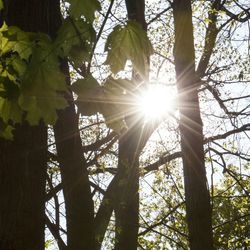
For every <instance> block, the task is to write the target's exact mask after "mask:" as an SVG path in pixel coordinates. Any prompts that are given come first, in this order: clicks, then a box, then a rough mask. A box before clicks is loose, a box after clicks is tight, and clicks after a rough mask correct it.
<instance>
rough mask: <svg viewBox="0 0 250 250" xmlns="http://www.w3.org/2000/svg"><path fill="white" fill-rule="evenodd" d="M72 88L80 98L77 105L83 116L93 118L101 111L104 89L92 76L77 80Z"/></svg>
mask: <svg viewBox="0 0 250 250" xmlns="http://www.w3.org/2000/svg"><path fill="white" fill-rule="evenodd" d="M71 88H72V90H73V91H74V92H75V93H76V94H77V96H78V98H77V102H76V104H77V107H78V110H79V112H80V113H81V114H82V115H86V116H91V115H94V114H96V113H97V112H98V111H99V110H100V108H99V107H100V105H102V103H101V92H102V89H101V87H100V85H99V83H98V82H97V80H96V79H95V78H94V77H93V76H92V75H89V76H88V77H86V78H85V79H79V80H77V81H76V82H74V83H73V84H72V86H71Z"/></svg>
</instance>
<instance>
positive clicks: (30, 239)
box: [0, 0, 59, 250]
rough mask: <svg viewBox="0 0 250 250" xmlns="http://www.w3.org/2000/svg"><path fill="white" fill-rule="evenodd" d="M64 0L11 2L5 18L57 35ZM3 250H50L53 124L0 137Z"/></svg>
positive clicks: (25, 126)
mask: <svg viewBox="0 0 250 250" xmlns="http://www.w3.org/2000/svg"><path fill="white" fill-rule="evenodd" d="M58 4H59V1H57V0H55V1H49V0H44V1H39V0H26V1H21V0H11V1H5V9H4V11H3V12H2V13H1V21H5V22H6V23H7V24H8V25H15V26H18V27H19V28H21V29H23V30H24V31H30V32H44V33H47V34H50V35H51V34H54V33H55V27H54V26H53V27H52V26H51V23H52V22H53V21H54V13H55V11H56V6H57V5H58ZM0 154H1V156H0V200H1V206H0V249H4V250H29V249H32V250H42V249H44V229H45V221H44V210H45V183H46V162H47V128H46V126H45V125H44V124H43V123H42V122H41V123H40V124H39V125H38V126H30V125H29V124H27V122H22V124H20V125H17V126H15V131H14V139H13V141H6V140H4V139H0Z"/></svg>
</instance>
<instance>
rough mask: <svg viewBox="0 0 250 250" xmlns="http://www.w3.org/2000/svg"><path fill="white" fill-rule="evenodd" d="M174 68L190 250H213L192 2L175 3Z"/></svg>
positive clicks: (178, 1) (185, 0) (179, 1)
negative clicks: (178, 106) (178, 97)
mask: <svg viewBox="0 0 250 250" xmlns="http://www.w3.org/2000/svg"><path fill="white" fill-rule="evenodd" d="M173 14H174V26H175V50H174V57H175V69H176V76H177V88H178V93H179V96H180V133H181V148H182V155H183V168H184V184H185V198H186V211H187V222H188V228H189V237H190V239H189V240H190V248H191V249H192V250H201V249H204V250H206V249H207V250H210V249H213V238H212V223H211V206H210V197H209V190H208V186H207V179H206V171H205V163H204V150H203V132H202V120H201V117H200V108H199V99H198V87H199V81H198V79H197V77H196V73H195V52H194V38H193V25H192V10H191V1H190V0H175V1H174V2H173Z"/></svg>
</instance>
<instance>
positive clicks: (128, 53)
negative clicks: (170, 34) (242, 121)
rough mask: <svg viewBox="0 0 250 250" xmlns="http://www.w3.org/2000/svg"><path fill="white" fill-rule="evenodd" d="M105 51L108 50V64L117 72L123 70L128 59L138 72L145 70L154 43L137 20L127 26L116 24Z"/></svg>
mask: <svg viewBox="0 0 250 250" xmlns="http://www.w3.org/2000/svg"><path fill="white" fill-rule="evenodd" d="M105 51H107V52H108V56H107V60H106V64H109V65H110V67H111V71H112V72H113V73H114V74H116V73H118V72H119V71H120V70H123V69H124V67H125V64H126V62H127V60H131V61H132V63H133V66H134V67H135V69H136V70H137V71H138V72H141V73H144V72H145V65H146V61H147V57H148V56H149V55H150V54H152V52H153V49H152V45H151V43H150V41H149V39H148V37H147V35H146V32H145V31H144V30H143V29H142V27H141V26H140V25H139V24H138V23H136V22H135V21H129V22H128V23H127V24H126V25H125V26H120V25H118V26H116V27H115V28H114V30H113V31H112V32H111V34H110V35H109V37H108V39H107V42H106V45H105Z"/></svg>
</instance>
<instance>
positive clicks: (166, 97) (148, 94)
mask: <svg viewBox="0 0 250 250" xmlns="http://www.w3.org/2000/svg"><path fill="white" fill-rule="evenodd" d="M137 102H138V106H139V111H140V112H141V113H142V114H143V115H144V117H145V118H146V119H147V120H156V119H162V118H164V117H165V116H166V115H168V114H169V113H171V112H173V111H174V106H175V101H174V94H173V92H172V91H171V90H170V89H169V88H168V87H167V86H165V85H163V84H149V85H148V87H147V89H145V90H144V91H142V92H141V93H140V96H139V97H138V100H137Z"/></svg>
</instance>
